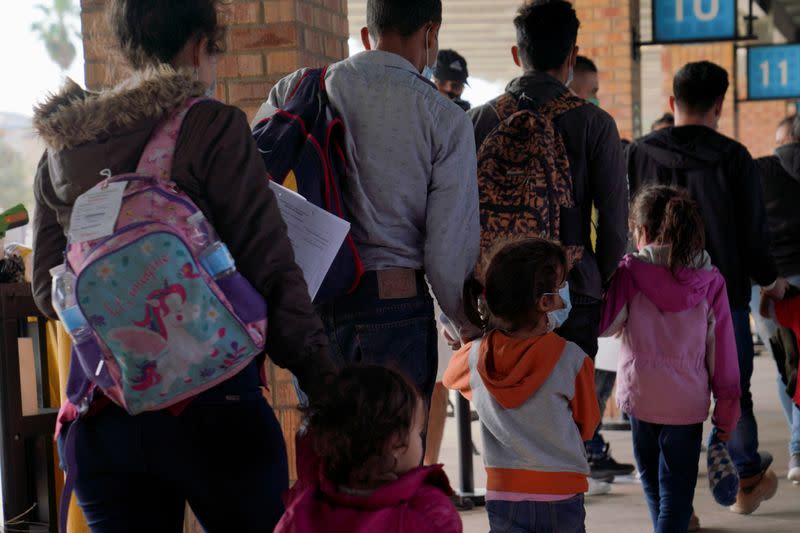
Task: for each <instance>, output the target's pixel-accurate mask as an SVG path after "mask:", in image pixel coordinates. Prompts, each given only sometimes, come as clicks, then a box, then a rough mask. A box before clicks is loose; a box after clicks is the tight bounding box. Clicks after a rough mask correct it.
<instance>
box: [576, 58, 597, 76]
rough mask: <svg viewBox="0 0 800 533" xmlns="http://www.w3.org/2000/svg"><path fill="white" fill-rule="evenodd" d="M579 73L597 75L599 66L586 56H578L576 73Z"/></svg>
mask: <svg viewBox="0 0 800 533" xmlns="http://www.w3.org/2000/svg"><path fill="white" fill-rule="evenodd" d="M578 72H594V73H595V74H597V65H595V64H594V61H592V60H591V59H589V58H588V57H586V56H578V57H577V58H576V59H575V73H576V74H577V73H578Z"/></svg>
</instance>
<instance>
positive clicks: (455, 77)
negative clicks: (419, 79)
mask: <svg viewBox="0 0 800 533" xmlns="http://www.w3.org/2000/svg"><path fill="white" fill-rule="evenodd" d="M433 77H434V78H436V79H437V80H439V81H458V82H461V83H467V78H469V72H468V71H467V60H466V59H464V56H462V55H461V54H459V53H458V52H456V51H455V50H439V55H437V56H436V65H435V66H434V67H433Z"/></svg>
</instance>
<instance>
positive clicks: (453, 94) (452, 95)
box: [447, 93, 460, 100]
mask: <svg viewBox="0 0 800 533" xmlns="http://www.w3.org/2000/svg"><path fill="white" fill-rule="evenodd" d="M447 97H448V98H449V99H450V100H458V99H459V98H460V97H459V96H458V95H457V94H456V93H447Z"/></svg>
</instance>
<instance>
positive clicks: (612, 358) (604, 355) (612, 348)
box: [594, 337, 622, 372]
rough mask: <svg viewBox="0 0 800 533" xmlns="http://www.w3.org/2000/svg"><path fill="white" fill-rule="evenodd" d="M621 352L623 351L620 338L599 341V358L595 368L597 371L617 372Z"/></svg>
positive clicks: (595, 360) (595, 362)
mask: <svg viewBox="0 0 800 533" xmlns="http://www.w3.org/2000/svg"><path fill="white" fill-rule="evenodd" d="M620 350H622V339H621V338H619V337H606V338H600V339H597V357H595V359H594V367H595V368H596V369H597V370H605V371H607V372H616V371H617V364H618V363H619V352H620Z"/></svg>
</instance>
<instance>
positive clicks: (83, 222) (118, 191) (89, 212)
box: [69, 181, 128, 242]
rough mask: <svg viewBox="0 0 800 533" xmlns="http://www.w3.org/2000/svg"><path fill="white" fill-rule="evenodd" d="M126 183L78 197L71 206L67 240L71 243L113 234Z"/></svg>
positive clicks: (95, 188) (96, 189)
mask: <svg viewBox="0 0 800 533" xmlns="http://www.w3.org/2000/svg"><path fill="white" fill-rule="evenodd" d="M127 185H128V182H126V181H117V182H115V183H109V184H108V185H106V186H98V187H94V188H93V189H89V190H88V191H86V192H85V193H83V194H82V195H80V196H78V198H77V199H76V200H75V204H74V205H73V206H72V216H71V218H70V223H69V238H70V240H72V242H86V241H93V240H95V239H101V238H103V237H107V236H109V235H111V234H112V233H114V226H115V225H116V223H117V217H118V216H119V209H120V206H121V205H122V195H123V194H124V193H125V187H126V186H127Z"/></svg>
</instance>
